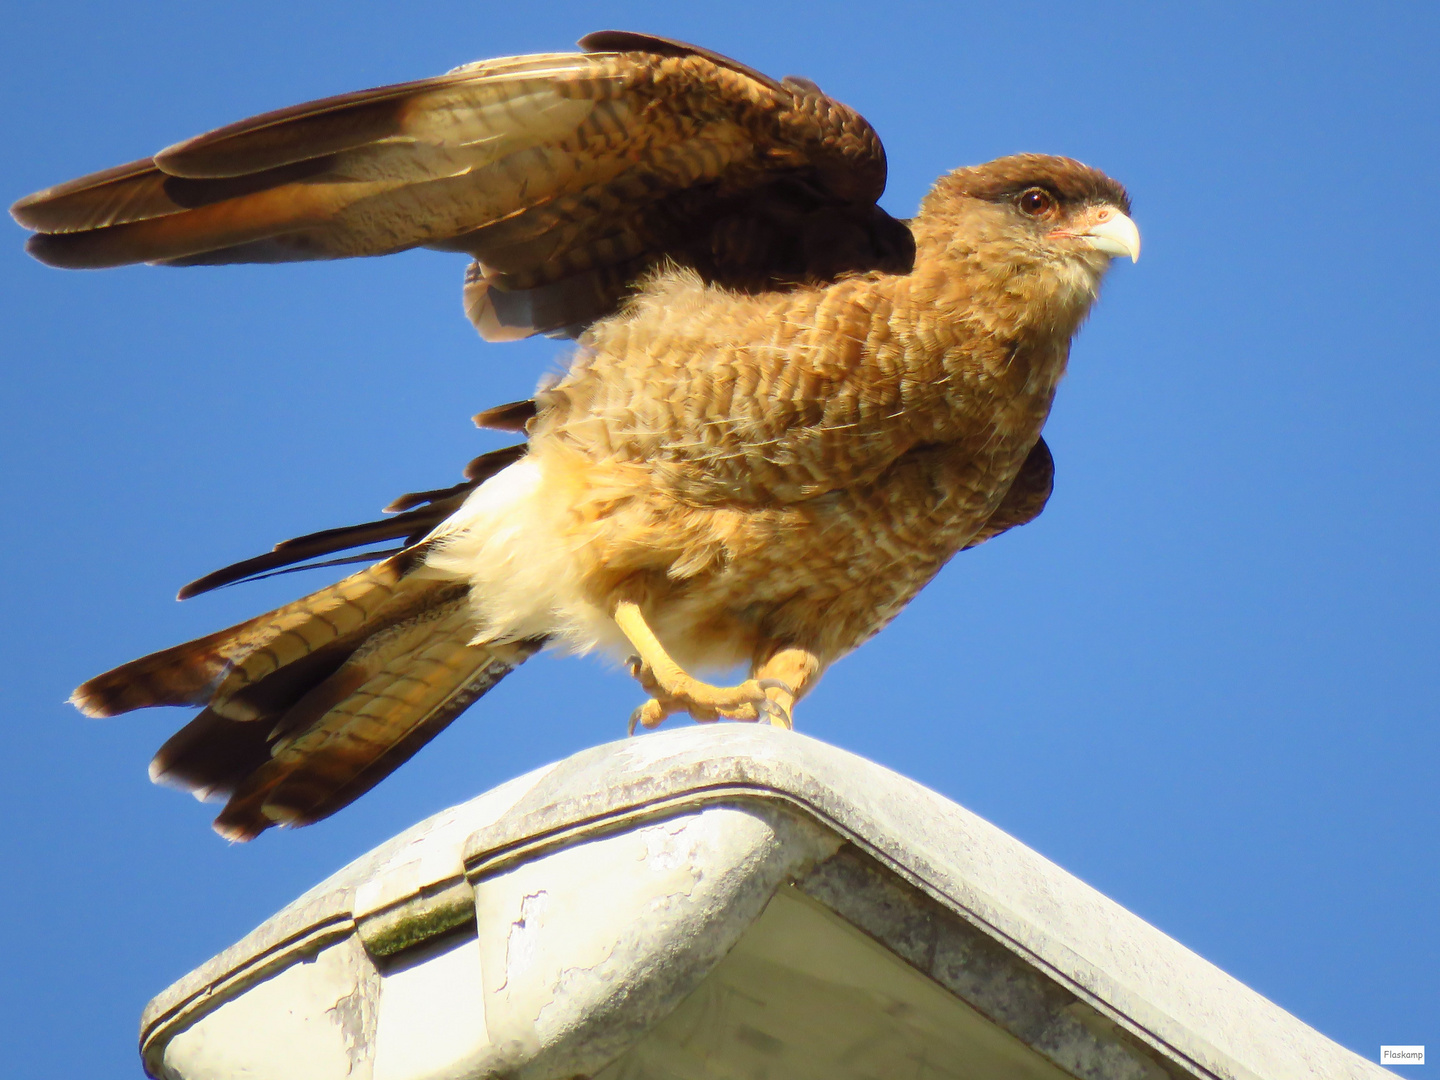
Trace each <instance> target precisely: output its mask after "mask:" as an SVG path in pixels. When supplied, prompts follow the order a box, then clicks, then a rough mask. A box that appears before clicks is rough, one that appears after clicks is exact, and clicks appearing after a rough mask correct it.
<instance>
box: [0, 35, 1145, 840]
mask: <svg viewBox="0 0 1440 1080" xmlns="http://www.w3.org/2000/svg"><path fill="white" fill-rule="evenodd" d="M580 44H581V48H582V49H583V50H584V51H582V52H579V53H573V54H572V53H564V54H547V55H540V56H526V57H512V58H507V59H500V60H489V61H483V62H481V63H477V64H471V65H467V66H466V67H463V68H459V69H457V70H456V71H453V72H451V73H450V74H448V75H443V76H440V77H439V78H435V79H427V80H423V81H420V82H414V83H405V84H401V85H398V86H391V87H382V88H380V89H376V90H368V91H361V92H359V93H355V94H348V95H343V96H341V97H337V98H331V99H327V100H325V101H319V102H314V103H311V104H309V105H301V106H297V107H294V108H291V109H285V110H281V111H279V112H275V113H269V114H266V115H263V116H259V117H256V118H254V119H251V120H246V121H242V122H240V123H238V124H233V125H231V126H229V127H226V128H221V129H220V130H218V131H215V132H211V133H210V134H208V135H202V136H199V137H197V138H194V139H190V140H188V141H186V142H183V143H179V144H177V145H176V146H173V147H170V148H169V149H167V150H164V151H162V152H161V153H159V154H157V155H155V156H154V157H153V158H148V159H144V160H142V161H138V162H135V163H132V164H130V165H125V166H121V167H119V168H116V169H111V170H108V171H106V172H102V173H96V174H93V175H91V176H87V177H82V178H81V179H78V180H74V181H71V182H70V183H67V184H62V185H60V186H58V187H54V188H50V189H48V190H46V191H42V192H38V193H36V194H35V195H31V196H29V197H27V198H25V199H22V200H20V201H19V202H18V203H16V204H15V206H14V207H13V208H12V213H13V214H14V215H15V217H16V219H17V220H18V221H19V222H20V223H21V224H22V225H25V226H26V227H28V228H30V229H32V230H34V232H35V235H34V236H32V237H31V240H30V245H29V250H30V251H31V253H32V254H34V255H35V256H36V257H37V258H39V259H40V260H42V261H44V262H47V263H50V264H52V265H56V266H65V267H73V268H85V267H105V266H117V265H122V264H126V263H133V262H152V263H164V264H170V265H200V264H215V263H235V262H277V261H291V260H302V259H329V258H344V257H349V256H358V255H381V254H386V253H389V252H393V251H400V250H404V249H406V248H411V247H417V246H427V247H433V248H438V249H441V250H447V251H462V252H466V253H468V254H469V255H471V256H472V257H473V260H474V261H473V262H472V264H471V266H470V269H469V271H468V273H467V275H466V280H465V308H466V311H467V313H468V314H469V316H470V318H471V320H472V322H473V323H474V324H475V326H476V327H477V329H478V330H479V331H480V333H481V334H482V336H484V337H485V338H487V339H489V340H506V339H511V338H516V337H523V336H527V335H530V334H535V333H549V334H554V335H565V336H570V337H574V338H576V339H577V341H576V344H575V346H574V352H573V356H572V358H571V360H570V364H569V369H568V371H567V372H566V374H565V375H564V376H563V377H562V378H561V379H560V380H559V381H558V382H556V383H554V385H551V386H548V387H547V388H545V389H543V390H541V391H540V392H539V393H537V395H536V396H535V398H534V399H533V400H532V401H526V402H516V403H513V404H510V405H505V406H500V407H498V408H496V409H491V410H488V411H487V412H484V413H482V414H480V416H478V417H476V420H477V422H479V423H481V424H482V425H483V426H489V427H495V428H499V429H503V430H511V431H523V432H524V433H525V435H526V440H525V442H524V443H521V444H518V445H516V446H514V447H509V448H507V449H505V450H500V451H495V452H492V453H490V454H486V455H483V456H482V457H480V458H477V459H476V460H475V461H474V462H472V463H471V465H470V467H469V468H468V469H467V471H466V480H465V482H464V483H461V484H458V485H456V486H454V487H451V488H444V489H439V490H435V491H426V492H418V493H416V494H414V495H410V496H403V497H402V498H401V499H400V500H397V501H396V502H395V503H393V504H392V505H391V507H390V508H388V509H391V510H394V511H397V513H396V515H395V516H394V517H392V518H389V519H385V520H382V521H376V522H370V523H367V524H364V525H359V526H354V527H350V528H344V529H334V530H328V531H326V532H323V533H317V534H313V535H311V536H307V537H300V538H298V539H296V540H293V541H287V542H286V543H284V544H281V545H279V546H277V548H276V550H275V551H274V552H271V553H268V554H266V555H262V556H259V557H257V558H255V559H250V560H246V561H245V562H243V563H240V564H237V565H236V566H234V567H228V568H226V569H224V570H221V571H217V572H216V573H215V574H212V575H209V576H208V577H206V578H203V579H201V580H200V581H199V582H196V583H193V584H192V585H191V586H187V587H186V589H185V590H182V594H181V595H182V596H185V595H194V594H195V593H197V592H202V591H205V590H206V589H209V588H214V587H216V586H218V585H222V584H227V583H229V582H232V581H237V580H242V579H244V578H247V577H254V576H261V575H264V574H268V573H272V572H276V571H281V570H284V569H286V568H289V567H292V566H295V565H298V564H308V565H327V564H329V563H335V562H348V561H366V560H371V559H378V560H379V561H376V562H374V564H373V565H371V566H369V567H367V568H366V569H364V570H361V571H360V572H359V573H357V574H354V575H352V576H351V577H348V578H346V579H344V580H343V581H340V582H338V583H337V584H335V585H332V586H330V587H328V588H325V589H321V590H320V591H318V592H316V593H313V594H311V595H310V596H306V597H304V598H302V599H300V600H297V601H295V602H294V603H291V604H288V605H286V606H285V607H282V608H280V609H278V610H276V611H273V612H269V613H267V614H265V615H261V616H258V617H257V618H255V619H251V620H249V621H248V622H245V623H242V624H240V625H239V626H235V627H231V628H230V629H227V630H222V631H220V632H218V633H216V634H212V635H209V636H208V637H205V638H201V639H199V640H197V641H193V642H189V643H187V644H184V645H179V646H176V647H175V648H172V649H168V650H165V651H163V652H159V653H155V654H153V655H151V656H148V657H144V658H142V659H140V660H136V661H133V662H131V663H129V664H126V665H123V666H122V667H119V668H117V669H115V670H114V671H111V672H108V673H106V674H104V675H101V676H98V677H97V678H95V679H92V680H91V681H90V682H88V683H86V684H85V685H84V686H82V687H80V688H79V689H78V690H77V691H76V692H75V697H74V700H75V702H76V704H77V705H78V706H79V707H80V708H81V709H83V710H84V711H85V712H87V713H90V714H92V715H100V716H109V715H113V714H116V713H119V712H124V711H127V710H129V709H134V708H140V707H144V706H149V705H165V704H169V705H191V706H201V707H202V708H203V711H202V712H201V713H200V714H199V715H198V716H197V717H196V718H195V719H194V720H193V721H191V723H190V724H189V725H187V726H186V727H185V728H183V729H182V730H181V731H180V732H179V733H177V734H176V735H175V736H174V737H173V738H171V739H170V740H169V741H168V742H167V743H166V744H165V746H164V747H162V748H161V750H160V752H159V753H158V754H157V755H156V758H155V761H154V763H153V765H152V769H151V772H152V776H153V777H154V778H155V779H157V780H163V781H167V782H171V783H175V784H178V785H180V786H183V787H186V788H188V789H190V790H192V791H194V792H195V793H196V794H198V795H200V796H202V797H209V796H212V795H222V796H225V797H226V798H227V803H226V806H225V809H224V810H223V811H222V813H221V814H220V816H219V818H217V820H216V828H217V829H218V830H219V831H220V832H221V833H222V834H223V835H226V836H229V837H232V838H235V839H249V838H251V837H253V836H255V835H257V834H259V833H260V832H261V831H263V830H264V829H265V828H267V827H268V826H270V825H272V824H285V825H300V824H306V823H308V822H312V821H316V820H318V819H320V818H323V817H325V816H327V815H328V814H331V813H333V812H335V811H336V810H338V809H340V808H341V807H343V806H344V805H346V804H347V803H348V802H350V801H352V800H353V799H354V798H356V797H357V796H358V795H360V794H361V793H363V792H364V791H365V790H367V789H368V788H369V787H371V786H372V785H373V784H375V783H376V782H378V781H379V780H380V779H382V778H383V777H384V776H386V775H387V774H388V773H389V772H390V771H391V770H393V769H394V768H395V767H396V766H397V765H399V764H400V763H401V762H403V761H404V760H405V759H406V758H408V757H409V756H410V755H411V754H413V753H414V752H415V751H416V750H417V749H418V748H419V747H420V746H421V745H423V744H424V742H426V741H427V740H428V739H430V738H431V737H433V736H434V735H435V734H436V732H438V731H439V730H440V729H441V728H443V727H444V726H445V725H446V724H448V723H449V722H450V721H451V720H452V719H454V717H455V716H457V715H458V714H459V713H460V712H461V711H463V710H464V709H465V708H466V707H467V706H468V705H469V704H470V703H471V702H473V701H474V700H475V699H476V698H478V697H479V696H480V695H482V694H483V693H485V691H486V690H488V689H489V688H490V687H491V686H493V685H495V683H496V682H498V681H499V680H500V679H501V678H503V677H504V676H505V675H506V674H507V673H509V672H510V671H511V670H513V669H514V668H515V667H516V666H518V665H519V664H521V663H522V662H523V661H524V660H525V659H526V658H528V657H529V656H530V655H532V654H533V653H534V652H535V651H536V650H538V649H540V648H542V647H544V646H546V645H552V646H557V647H561V648H565V649H569V650H573V651H578V652H586V651H592V650H601V651H606V652H609V653H612V654H614V655H616V656H618V657H629V658H630V659H629V664H630V669H631V671H632V673H633V674H634V675H635V676H636V678H637V679H638V680H639V681H640V683H641V684H642V685H643V686H644V688H645V689H646V691H647V692H648V693H649V694H650V695H651V697H650V700H648V701H647V702H646V703H645V704H644V705H642V706H641V707H640V708H639V709H637V710H636V714H635V717H634V718H633V720H632V724H633V723H636V722H638V723H640V724H643V725H645V726H647V727H653V726H654V725H656V724H659V723H660V722H661V721H662V720H664V718H665V717H666V716H668V715H670V714H672V713H674V712H681V711H686V712H689V713H690V714H691V715H692V716H694V717H695V718H696V719H700V720H712V719H716V718H717V717H722V716H723V717H730V718H734V719H741V720H757V719H768V720H769V721H770V722H772V723H776V724H780V725H783V726H789V724H790V722H791V713H792V709H793V707H794V704H795V702H796V701H797V700H798V699H799V698H801V697H802V696H803V695H804V694H805V693H806V692H807V691H808V690H809V689H810V688H811V687H813V686H814V684H815V681H816V680H817V679H818V678H819V677H820V675H821V674H822V673H823V672H824V670H825V669H826V668H827V667H828V666H829V665H830V664H831V663H833V662H834V661H835V660H836V659H838V658H839V657H841V656H843V655H844V654H845V653H847V652H849V651H850V650H852V649H854V648H855V647H856V646H858V645H859V644H861V643H862V642H863V641H865V640H866V639H867V638H869V637H870V636H871V635H873V634H874V633H875V632H877V631H878V630H879V629H880V628H881V627H883V626H884V625H885V624H886V623H887V622H888V621H889V620H890V619H891V618H893V617H894V615H895V614H896V613H897V612H898V611H899V610H900V609H901V608H902V607H903V606H904V605H905V604H906V603H907V602H908V601H909V600H910V599H911V597H913V596H914V595H915V593H916V592H917V591H918V590H919V589H920V588H921V587H922V586H924V584H925V583H926V582H927V581H929V580H930V578H931V577H932V576H934V574H935V573H936V572H937V571H938V570H939V569H940V567H941V566H942V565H944V563H945V562H946V561H947V560H948V559H949V558H950V557H951V556H952V555H954V554H955V553H956V552H958V551H960V550H962V549H964V548H966V547H973V546H974V545H975V544H978V543H981V542H983V541H985V540H987V539H990V538H991V537H993V536H995V535H997V534H999V533H1001V532H1003V531H1005V530H1006V529H1009V528H1012V527H1014V526H1016V525H1020V524H1024V523H1025V522H1026V521H1029V520H1031V519H1032V518H1034V517H1035V515H1037V514H1038V513H1040V511H1041V509H1043V507H1044V505H1045V501H1046V499H1047V498H1048V496H1049V493H1050V488H1051V483H1052V477H1053V465H1052V462H1051V458H1050V454H1049V451H1048V449H1047V448H1046V446H1045V444H1044V442H1043V441H1042V440H1041V438H1040V431H1041V428H1042V427H1043V426H1044V423H1045V419H1046V417H1047V415H1048V413H1049V409H1050V404H1051V401H1052V400H1053V396H1054V393H1055V387H1056V385H1057V383H1058V382H1059V380H1060V377H1061V376H1062V375H1063V373H1064V370H1065V364H1066V361H1067V358H1068V354H1069V347H1070V341H1071V338H1072V337H1073V335H1074V333H1075V332H1076V330H1077V329H1078V328H1079V326H1080V323H1081V322H1082V321H1083V319H1084V318H1085V315H1086V313H1087V312H1088V311H1089V308H1090V305H1091V304H1092V302H1093V301H1094V300H1095V297H1096V295H1097V292H1098V289H1099V285H1100V280H1101V278H1102V276H1103V275H1104V273H1105V271H1106V269H1107V268H1108V266H1109V263H1110V260H1111V258H1112V257H1115V256H1129V257H1130V258H1132V259H1133V258H1136V257H1138V255H1139V246H1140V238H1139V233H1138V231H1137V229H1136V227H1135V225H1134V223H1133V222H1132V221H1131V219H1130V218H1129V216H1128V213H1129V209H1130V206H1129V200H1128V198H1127V196H1126V194H1125V191H1124V189H1123V188H1121V187H1120V185H1119V184H1117V183H1115V182H1114V181H1113V180H1111V179H1109V178H1108V177H1106V176H1105V175H1104V174H1102V173H1100V172H1098V171H1096V170H1094V169H1091V168H1089V167H1087V166H1085V165H1081V164H1080V163H1078V162H1075V161H1072V160H1069V159H1066V158H1057V157H1048V156H1043V155H1019V156H1014V157H1009V158H1001V159H1000V160H998V161H993V162H990V163H989V164H987V165H981V166H977V167H973V168H964V169H958V170H956V171H955V172H952V173H950V174H948V175H946V176H944V177H942V178H941V179H940V180H939V181H937V182H936V184H935V186H934V188H933V189H932V190H931V192H930V193H929V195H927V196H926V198H925V200H924V201H923V203H922V205H921V207H920V210H919V212H918V213H917V215H916V216H915V217H914V218H913V219H911V220H909V221H899V220H896V219H894V218H892V217H890V216H889V215H888V214H886V213H885V212H884V211H883V210H881V209H880V208H879V207H878V206H877V205H876V200H877V199H878V198H879V196H880V195H881V193H882V191H883V189H884V186H885V157H884V151H883V149H882V147H881V144H880V141H879V138H878V137H877V136H876V134H875V132H874V131H873V129H872V128H871V127H870V126H869V124H867V123H866V122H865V120H864V119H863V118H862V117H861V116H860V115H859V114H857V113H856V112H854V111H853V110H852V109H849V108H848V107H846V106H844V105H841V104H840V103H839V102H836V101H834V100H833V99H831V98H829V97H827V96H826V95H825V94H823V93H822V92H821V91H820V90H819V89H818V88H817V87H815V86H814V85H813V84H812V83H809V82H807V81H805V80H801V79H793V78H791V79H785V80H783V81H776V80H774V79H771V78H768V77H767V76H764V75H762V74H760V73H759V72H756V71H752V70H751V69H749V68H747V67H745V66H744V65H742V64H739V63H737V62H735V61H733V60H730V59H727V58H725V57H722V56H719V55H717V54H715V53H711V52H708V51H707V50H704V49H700V48H697V47H694V46H690V45H685V44H682V43H679V42H674V41H668V40H665V39H661V38H654V37H648V36H645V35H640V34H629V33H622V32H617V31H606V32H603V33H599V34H592V35H590V36H589V37H587V38H585V39H583V40H582V41H581V43H580ZM387 541H394V542H395V544H394V546H393V547H392V548H390V549H387V550H384V551H381V552H379V553H376V552H374V551H370V552H363V553H361V554H358V555H340V556H339V557H337V558H333V559H327V557H329V556H335V555H336V554H337V553H341V552H346V551H349V550H351V549H353V548H356V547H365V546H368V545H371V544H374V543H379V542H387ZM316 560H319V562H316ZM735 664H745V665H748V666H749V668H750V678H748V679H747V680H745V681H744V682H742V683H741V684H739V685H738V686H732V687H721V686H712V685H709V684H707V683H704V682H701V681H700V680H698V679H696V678H695V677H694V676H693V675H692V674H691V673H690V672H691V671H692V670H696V669H716V668H724V667H729V666H732V665H735Z"/></svg>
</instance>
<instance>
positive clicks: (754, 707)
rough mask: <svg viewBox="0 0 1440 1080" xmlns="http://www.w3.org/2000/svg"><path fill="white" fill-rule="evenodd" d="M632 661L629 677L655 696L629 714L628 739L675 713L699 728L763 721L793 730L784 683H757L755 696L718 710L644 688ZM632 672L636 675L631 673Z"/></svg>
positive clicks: (788, 689)
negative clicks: (727, 722)
mask: <svg viewBox="0 0 1440 1080" xmlns="http://www.w3.org/2000/svg"><path fill="white" fill-rule="evenodd" d="M633 659H634V660H635V662H634V663H631V664H630V666H631V668H632V671H631V674H632V675H634V676H635V677H636V679H639V680H640V681H641V685H644V686H645V688H646V689H647V690H650V691H651V692H652V693H653V694H654V695H655V696H654V697H652V698H650V700H649V701H647V702H645V703H644V704H643V705H641V706H640V707H639V708H637V709H636V710H635V711H634V712H632V713H631V714H630V720H629V723H628V724H627V725H626V729H625V730H626V734H628V735H634V734H635V729H636V728H637V727H643V728H645V729H646V730H647V731H653V730H654V729H655V728H657V727H659V726H660V725H661V724H663V723H664V722H665V720H666V718H667V717H669V716H670V715H672V714H673V713H677V712H688V713H689V714H690V716H691V718H692V719H693V720H694V721H695V722H696V723H699V724H713V723H714V722H715V721H717V720H720V719H721V718H724V719H726V720H738V721H741V722H742V723H751V724H753V723H756V722H758V721H761V720H763V721H765V722H767V723H769V724H771V725H772V726H774V727H779V728H785V729H786V730H790V729H792V728H793V727H794V726H795V724H794V720H793V719H792V718H791V714H790V705H789V702H793V701H794V700H795V691H794V690H793V689H791V687H790V685H789V684H788V683H785V682H782V681H781V680H779V679H760V680H758V681H757V682H756V683H755V688H756V691H757V692H758V693H757V696H755V697H753V698H751V699H750V700H748V701H741V702H739V703H737V704H736V705H734V706H733V707H729V708H720V707H716V706H713V705H709V704H706V703H702V702H699V701H695V700H692V699H689V698H686V697H680V696H672V695H668V694H665V693H664V692H663V691H659V688H658V687H655V688H652V687H651V686H650V685H646V680H645V679H643V678H642V675H643V672H644V665H643V664H641V663H639V661H638V658H633ZM636 668H638V669H639V671H637V670H635V669H636ZM741 685H742V686H743V685H744V684H741ZM737 689H738V688H737ZM770 690H777V691H779V692H780V694H781V695H783V697H771V696H770V695H769V693H768V692H767V691H770Z"/></svg>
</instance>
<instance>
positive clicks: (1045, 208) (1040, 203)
mask: <svg viewBox="0 0 1440 1080" xmlns="http://www.w3.org/2000/svg"><path fill="white" fill-rule="evenodd" d="M1054 206H1055V196H1053V195H1051V194H1050V193H1049V192H1048V191H1046V190H1045V189H1044V188H1038V187H1032V188H1030V189H1029V190H1028V191H1025V192H1023V193H1021V195H1020V209H1021V210H1022V211H1023V212H1024V213H1026V214H1029V215H1030V216H1031V217H1040V216H1041V215H1042V214H1047V213H1049V212H1050V210H1051V209H1052V208H1053V207H1054Z"/></svg>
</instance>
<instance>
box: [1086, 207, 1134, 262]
mask: <svg viewBox="0 0 1440 1080" xmlns="http://www.w3.org/2000/svg"><path fill="white" fill-rule="evenodd" d="M1076 237H1077V239H1080V240H1084V241H1085V242H1086V243H1087V244H1089V245H1090V246H1091V247H1092V248H1094V249H1095V250H1096V251H1103V252H1104V253H1105V254H1106V255H1110V256H1112V257H1113V256H1116V255H1129V256H1130V261H1131V262H1139V261H1140V230H1139V229H1138V228H1137V227H1136V225H1135V222H1133V221H1131V220H1130V219H1129V218H1128V217H1126V216H1125V215H1124V214H1122V213H1121V212H1120V211H1119V210H1116V209H1115V208H1114V207H1110V206H1106V207H1103V208H1102V209H1101V211H1100V213H1099V214H1097V215H1096V219H1095V220H1094V221H1093V222H1092V223H1091V224H1090V225H1089V227H1088V228H1086V229H1085V231H1084V232H1081V233H1077V234H1076Z"/></svg>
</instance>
